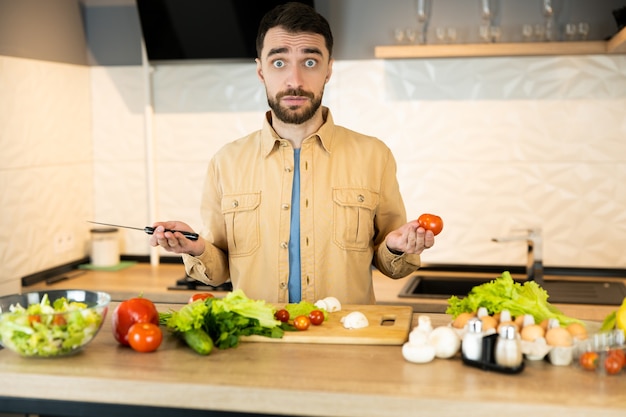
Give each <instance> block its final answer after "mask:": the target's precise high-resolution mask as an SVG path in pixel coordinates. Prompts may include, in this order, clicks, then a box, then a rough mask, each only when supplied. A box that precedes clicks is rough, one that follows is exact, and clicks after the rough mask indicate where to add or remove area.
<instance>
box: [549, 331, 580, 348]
mask: <svg viewBox="0 0 626 417" xmlns="http://www.w3.org/2000/svg"><path fill="white" fill-rule="evenodd" d="M546 342H547V343H548V344H549V345H550V346H559V347H569V346H572V345H573V343H574V340H573V338H572V335H571V334H570V332H568V331H567V329H566V328H564V327H552V328H551V329H548V331H547V332H546Z"/></svg>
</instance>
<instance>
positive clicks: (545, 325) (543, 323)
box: [539, 319, 550, 331]
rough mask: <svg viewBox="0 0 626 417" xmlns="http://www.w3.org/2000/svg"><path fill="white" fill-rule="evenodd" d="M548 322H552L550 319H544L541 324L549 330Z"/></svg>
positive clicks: (544, 328)
mask: <svg viewBox="0 0 626 417" xmlns="http://www.w3.org/2000/svg"><path fill="white" fill-rule="evenodd" d="M548 323H550V319H543V321H542V322H541V323H539V325H540V326H541V327H543V330H545V331H548Z"/></svg>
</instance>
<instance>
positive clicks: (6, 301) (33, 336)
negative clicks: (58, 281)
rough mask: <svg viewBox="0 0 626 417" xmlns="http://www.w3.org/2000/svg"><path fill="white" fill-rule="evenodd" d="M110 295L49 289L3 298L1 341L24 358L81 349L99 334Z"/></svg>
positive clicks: (0, 310)
mask: <svg viewBox="0 0 626 417" xmlns="http://www.w3.org/2000/svg"><path fill="white" fill-rule="evenodd" d="M110 302H111V296H110V295H109V294H107V293H105V292H96V291H84V290H50V291H40V292H29V293H24V294H14V295H7V296H3V297H0V344H1V345H2V346H4V347H5V348H7V349H10V350H12V351H14V352H16V353H18V354H19V355H21V356H25V357H46V358H47V357H58V356H66V355H71V354H73V353H76V352H78V351H80V350H81V349H82V348H83V347H85V345H87V344H88V343H89V342H91V340H92V339H93V338H94V337H95V336H96V334H98V331H99V330H100V328H101V327H102V323H103V322H104V318H105V317H106V314H107V310H108V307H109V303H110Z"/></svg>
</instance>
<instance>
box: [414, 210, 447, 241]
mask: <svg viewBox="0 0 626 417" xmlns="http://www.w3.org/2000/svg"><path fill="white" fill-rule="evenodd" d="M417 223H418V224H419V225H420V226H421V227H423V228H424V229H426V230H430V231H431V232H433V234H434V235H435V236H436V235H438V234H439V233H441V231H442V230H443V220H441V217H439V216H436V215H434V214H428V213H424V214H422V215H421V216H419V217H418V219H417Z"/></svg>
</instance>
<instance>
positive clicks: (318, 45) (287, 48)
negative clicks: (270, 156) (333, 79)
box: [256, 27, 332, 124]
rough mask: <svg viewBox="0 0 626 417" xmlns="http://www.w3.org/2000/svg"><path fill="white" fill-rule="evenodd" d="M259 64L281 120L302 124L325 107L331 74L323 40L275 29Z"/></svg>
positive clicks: (304, 34) (265, 45)
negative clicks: (327, 84)
mask: <svg viewBox="0 0 626 417" xmlns="http://www.w3.org/2000/svg"><path fill="white" fill-rule="evenodd" d="M256 62H257V75H258V76H259V78H260V79H261V81H263V83H264V84H265V90H266V93H267V101H268V104H269V106H270V108H271V109H272V110H273V112H274V114H275V116H276V117H277V118H278V120H280V121H282V122H284V123H290V124H301V123H304V122H306V121H307V120H309V119H311V118H312V117H313V115H314V114H315V113H316V112H317V110H318V109H319V108H320V106H321V104H322V96H323V94H324V85H325V84H326V82H327V81H328V79H329V78H330V75H331V72H332V61H330V60H329V53H328V50H327V49H326V43H325V42H324V37H323V36H322V35H318V34H313V33H289V32H287V31H285V30H284V29H282V28H280V27H275V28H272V29H270V30H268V31H267V34H266V35H265V40H264V43H263V50H262V52H261V58H260V59H257V60H256Z"/></svg>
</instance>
